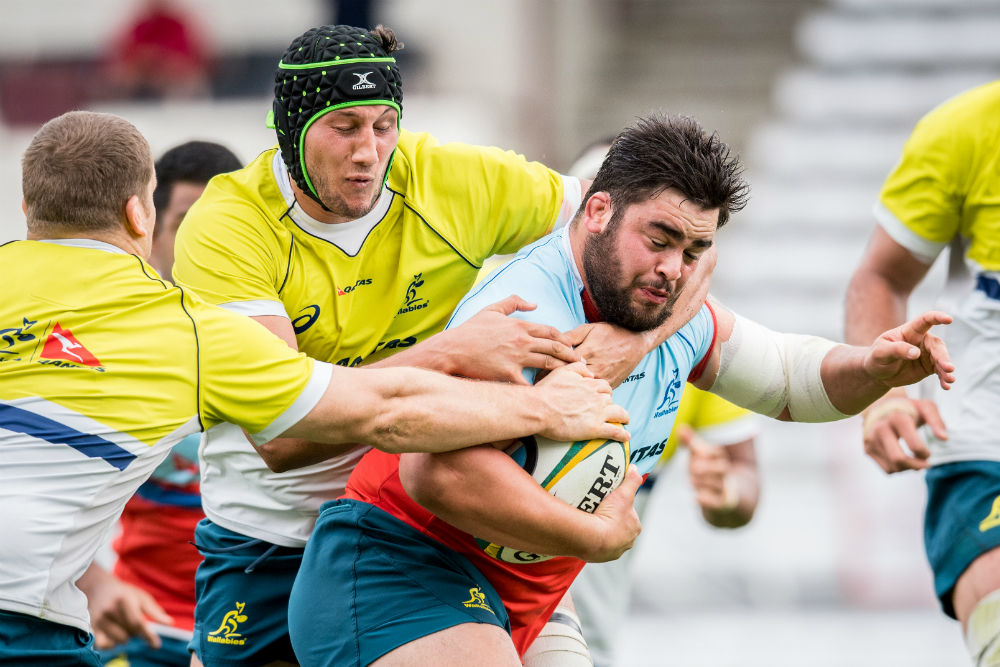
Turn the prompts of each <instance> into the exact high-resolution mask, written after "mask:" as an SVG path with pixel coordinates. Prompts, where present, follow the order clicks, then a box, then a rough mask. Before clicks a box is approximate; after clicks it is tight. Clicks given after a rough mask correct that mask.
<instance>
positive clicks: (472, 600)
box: [462, 586, 496, 616]
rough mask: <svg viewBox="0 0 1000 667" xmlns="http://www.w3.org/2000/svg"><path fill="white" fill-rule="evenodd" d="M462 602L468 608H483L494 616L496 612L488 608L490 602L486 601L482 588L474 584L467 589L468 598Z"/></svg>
mask: <svg viewBox="0 0 1000 667" xmlns="http://www.w3.org/2000/svg"><path fill="white" fill-rule="evenodd" d="M462 604H464V605H465V606H466V607H468V608H469V609H485V610H486V611H488V612H490V613H491V614H493V615H494V616H496V612H495V611H493V610H492V609H490V603H489V602H487V601H486V595H485V594H484V593H483V589H481V588H480V587H479V586H474V587H473V588H470V589H469V599H468V600H466V601H465V602H463V603H462Z"/></svg>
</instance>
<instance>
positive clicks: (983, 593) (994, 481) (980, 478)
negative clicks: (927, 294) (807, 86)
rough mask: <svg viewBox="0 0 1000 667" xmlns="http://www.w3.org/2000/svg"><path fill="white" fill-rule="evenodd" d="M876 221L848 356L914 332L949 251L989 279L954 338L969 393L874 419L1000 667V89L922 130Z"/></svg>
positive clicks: (937, 397) (889, 402)
mask: <svg viewBox="0 0 1000 667" xmlns="http://www.w3.org/2000/svg"><path fill="white" fill-rule="evenodd" d="M874 213H875V217H876V220H877V221H878V227H876V228H875V232H874V234H873V235H872V238H871V241H870V242H869V245H868V250H867V252H866V254H865V257H864V258H863V259H862V261H861V265H860V266H859V267H858V269H857V271H856V272H855V274H854V277H853V279H852V280H851V285H850V289H849V291H848V295H847V322H846V337H847V342H849V343H852V344H855V345H863V344H867V343H869V342H870V341H871V340H872V339H873V338H874V336H876V335H877V334H878V332H880V331H882V330H883V329H884V328H886V327H893V326H896V325H897V324H898V323H900V322H903V321H904V320H905V319H906V304H907V300H908V299H909V296H910V294H911V292H912V291H913V289H914V288H915V287H916V286H917V284H919V283H920V281H921V280H922V279H923V278H924V276H925V275H927V271H928V270H929V269H930V266H931V264H933V262H934V259H935V258H936V257H937V256H938V254H939V253H940V252H941V250H943V249H944V248H945V247H946V246H948V245H949V244H952V252H953V255H952V260H951V269H952V271H951V273H952V274H953V275H954V274H956V273H961V272H962V268H963V267H962V262H961V259H962V258H961V256H960V254H959V253H962V252H963V251H964V259H965V262H966V264H967V265H968V267H969V269H971V271H972V272H973V274H974V277H975V282H974V283H972V285H973V286H974V289H967V291H966V292H965V293H963V294H962V299H961V301H959V302H958V303H957V305H955V307H954V309H953V314H954V316H955V322H954V324H953V325H952V326H951V327H950V328H949V330H948V332H947V334H946V335H947V339H948V343H949V347H950V350H951V353H952V355H953V356H954V358H955V367H956V368H957V369H958V370H957V371H956V373H957V374H959V377H960V379H961V382H960V383H959V384H958V385H957V390H956V391H953V392H950V393H947V394H946V393H943V392H936V391H935V392H934V396H933V398H934V401H931V400H919V399H913V398H910V397H909V396H908V395H907V393H906V391H905V390H904V389H902V388H898V389H894V390H892V391H891V392H890V393H888V394H887V395H886V396H885V397H884V398H883V399H882V400H880V401H878V402H877V403H875V404H874V405H872V406H871V407H870V408H869V409H868V410H866V412H865V421H864V441H865V451H867V452H868V454H869V455H870V456H871V457H872V458H873V459H875V461H876V462H878V464H879V465H880V466H881V467H882V469H883V470H885V471H886V472H888V473H894V472H899V471H902V470H922V469H927V513H926V516H925V519H924V542H925V547H926V550H927V557H928V559H929V560H930V564H931V568H932V569H933V570H934V587H935V590H936V592H937V595H938V598H939V599H940V601H941V608H942V609H943V610H944V612H945V613H946V614H947V615H948V616H951V617H952V618H957V619H958V620H959V621H961V622H962V627H963V628H964V629H965V633H966V643H967V645H968V647H969V651H970V652H971V654H972V657H973V660H974V661H975V664H976V665H978V666H980V667H986V666H987V665H989V666H996V665H1000V282H998V279H1000V81H997V82H994V83H991V84H987V85H985V86H982V87H980V88H976V89H974V90H971V91H969V92H966V93H963V94H962V95H959V96H958V97H955V98H953V99H951V100H949V101H948V102H945V103H944V104H942V105H941V106H939V107H938V108H936V109H934V110H933V111H931V112H930V113H929V114H927V115H926V116H925V117H924V118H923V119H921V121H920V122H919V123H918V124H917V126H916V128H915V129H914V130H913V134H912V135H911V136H910V139H909V141H908V142H907V143H906V146H905V148H904V149H903V155H902V158H901V159H900V161H899V163H898V164H897V165H896V167H895V169H894V170H893V172H892V173H891V174H890V175H889V178H888V179H887V180H886V182H885V184H884V185H883V186H882V192H881V194H880V195H879V201H878V203H876V204H875V209H874ZM955 241H958V243H957V244H956V243H954V242H955ZM956 248H957V249H956ZM939 408H940V413H939ZM921 426H926V427H927V428H926V429H925V430H924V435H925V436H926V438H927V444H925V443H924V441H923V440H922V439H921V436H920V435H919V434H918V432H917V429H918V428H919V427H921ZM946 427H947V428H946ZM903 443H905V446H906V447H907V448H908V449H909V453H907V452H906V451H905V450H904V448H903ZM928 445H929V446H928Z"/></svg>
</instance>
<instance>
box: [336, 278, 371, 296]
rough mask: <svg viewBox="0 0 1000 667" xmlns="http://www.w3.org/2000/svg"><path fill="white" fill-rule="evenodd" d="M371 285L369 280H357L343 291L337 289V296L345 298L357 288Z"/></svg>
mask: <svg viewBox="0 0 1000 667" xmlns="http://www.w3.org/2000/svg"><path fill="white" fill-rule="evenodd" d="M371 284H372V279H371V278H359V279H358V281H357V282H356V283H354V284H353V285H348V286H347V287H345V288H344V289H340V288H339V287H338V288H337V296H347V295H348V294H350V293H351V292H353V291H354V290H356V289H358V288H359V287H364V286H365V285H371Z"/></svg>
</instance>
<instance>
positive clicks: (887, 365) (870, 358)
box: [864, 311, 955, 389]
mask: <svg viewBox="0 0 1000 667" xmlns="http://www.w3.org/2000/svg"><path fill="white" fill-rule="evenodd" d="M951 322H952V318H951V316H950V315H946V314H945V313H941V312H937V311H929V312H926V313H924V314H922V315H920V316H918V317H916V318H914V319H912V320H910V321H909V322H907V323H906V324H904V325H903V326H901V327H896V328H895V329H892V330H890V331H886V332H885V333H884V334H882V335H881V336H879V337H878V338H876V339H875V342H874V343H872V345H871V347H869V348H868V352H867V353H866V354H865V358H864V368H865V371H866V372H867V373H868V374H869V375H870V376H871V377H872V378H874V379H875V380H877V381H878V382H880V383H882V384H883V385H885V386H887V387H902V386H905V385H908V384H913V383H915V382H919V381H920V380H923V379H924V378H925V377H927V376H929V375H937V376H938V380H939V382H940V383H941V388H942V389H951V385H952V384H953V383H954V382H955V375H954V372H955V365H954V364H953V363H951V359H950V358H949V357H948V350H947V348H946V347H945V344H944V341H942V340H941V339H940V338H938V337H937V336H935V335H934V334H932V333H930V330H931V327H933V326H935V325H937V324H951Z"/></svg>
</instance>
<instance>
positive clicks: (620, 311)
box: [583, 225, 679, 331]
mask: <svg viewBox="0 0 1000 667" xmlns="http://www.w3.org/2000/svg"><path fill="white" fill-rule="evenodd" d="M616 227H617V225H613V226H611V227H609V228H608V229H606V230H605V231H604V232H603V233H602V234H596V235H594V236H591V237H590V238H588V239H587V242H586V243H585V244H584V246H583V270H584V272H585V273H586V276H587V284H588V287H589V290H590V298H591V299H593V301H594V305H595V306H597V309H598V310H599V311H600V312H601V317H603V318H604V321H605V322H608V323H610V324H615V325H618V326H620V327H623V328H625V329H628V330H629V331H649V330H650V329H655V328H657V327H658V326H660V325H661V324H663V323H664V322H666V321H667V318H669V317H670V314H671V313H672V311H673V306H674V303H675V302H676V301H677V297H678V295H679V292H678V293H677V294H671V295H670V297H669V298H668V300H667V302H666V303H664V304H662V305H659V306H654V305H653V304H650V305H649V307H646V308H644V307H642V306H640V305H638V304H635V303H633V301H632V290H633V289H634V288H635V287H640V286H642V284H639V283H636V284H628V283H625V279H624V278H623V277H622V267H621V262H619V261H618V238H617V237H618V234H617V233H616ZM648 287H655V288H656V289H662V290H669V289H670V286H669V285H666V284H657V285H648Z"/></svg>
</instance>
